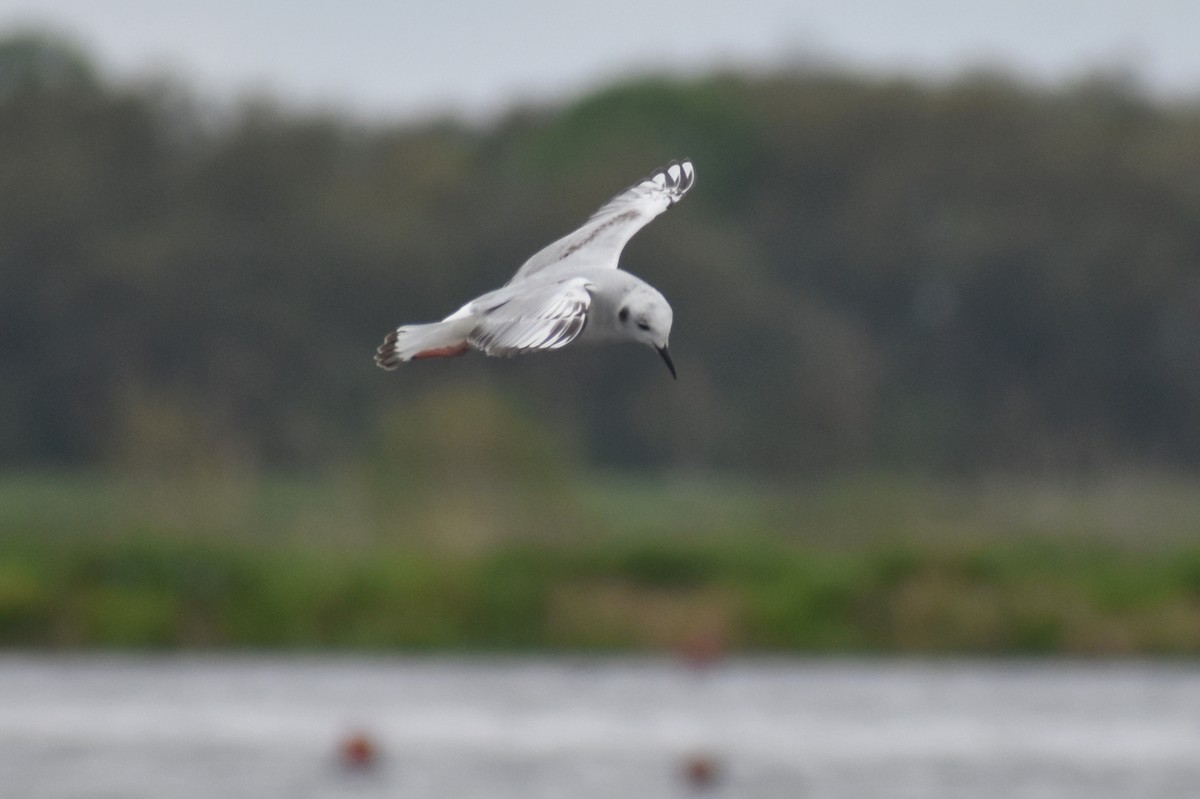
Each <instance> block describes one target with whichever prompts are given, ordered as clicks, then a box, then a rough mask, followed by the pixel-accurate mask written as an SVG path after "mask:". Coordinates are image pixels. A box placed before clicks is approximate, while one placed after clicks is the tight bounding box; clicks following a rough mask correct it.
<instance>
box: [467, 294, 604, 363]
mask: <svg viewBox="0 0 1200 799" xmlns="http://www.w3.org/2000/svg"><path fill="white" fill-rule="evenodd" d="M591 304H592V295H591V294H590V293H589V292H588V282H587V281H586V280H585V279H583V278H571V279H569V280H564V281H562V282H559V283H552V284H548V285H545V286H539V287H536V288H531V289H527V290H524V291H517V292H514V293H512V294H511V295H510V296H509V297H508V298H507V299H505V300H503V301H502V302H500V303H499V304H498V305H494V306H492V307H489V308H481V309H478V310H477V311H476V313H477V314H478V316H477V318H478V319H479V323H478V324H477V325H476V327H475V330H474V331H473V332H472V333H471V335H470V343H471V346H473V347H475V348H476V349H478V350H482V351H483V352H485V353H487V354H488V355H520V354H521V353H524V352H530V351H532V350H553V349H558V348H559V347H562V346H565V345H567V344H569V343H570V342H571V341H573V340H574V339H575V338H576V337H577V336H578V335H579V334H580V333H582V332H583V329H584V327H586V326H587V318H588V309H589V308H590V307H591Z"/></svg>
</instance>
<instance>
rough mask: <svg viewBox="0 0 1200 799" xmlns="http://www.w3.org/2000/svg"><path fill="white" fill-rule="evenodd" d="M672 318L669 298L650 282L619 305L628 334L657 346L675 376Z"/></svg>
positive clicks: (620, 318)
mask: <svg viewBox="0 0 1200 799" xmlns="http://www.w3.org/2000/svg"><path fill="white" fill-rule="evenodd" d="M672 318H673V314H672V313H671V305H670V303H668V302H667V298H666V297H664V296H663V295H662V294H660V293H659V292H658V291H657V290H655V289H653V288H651V287H650V286H639V287H638V288H637V289H635V290H633V291H631V292H630V293H629V294H628V295H626V297H625V299H624V301H623V302H622V303H621V304H620V306H619V307H618V309H617V326H618V328H619V329H620V330H621V331H622V333H623V334H624V336H625V337H626V338H627V339H628V340H630V341H635V342H637V343H639V344H645V345H647V346H650V347H653V348H654V349H655V350H657V351H658V354H659V355H661V356H662V359H663V361H664V362H665V363H666V364H667V368H668V369H670V370H671V377H675V364H674V363H673V362H672V361H671V352H670V350H669V349H668V348H667V339H669V338H670V336H671V321H672Z"/></svg>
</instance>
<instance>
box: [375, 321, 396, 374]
mask: <svg viewBox="0 0 1200 799" xmlns="http://www.w3.org/2000/svg"><path fill="white" fill-rule="evenodd" d="M399 338H400V334H399V331H396V330H393V331H392V332H391V333H388V334H387V337H385V338H384V340H383V343H382V344H380V345H379V348H378V349H377V350H375V365H376V366H378V367H379V368H380V369H386V370H388V371H389V372H390V371H392V370H393V369H395V368H396V367H397V366H399V365H400V356H399V355H397V354H396V341H397V340H398V339H399Z"/></svg>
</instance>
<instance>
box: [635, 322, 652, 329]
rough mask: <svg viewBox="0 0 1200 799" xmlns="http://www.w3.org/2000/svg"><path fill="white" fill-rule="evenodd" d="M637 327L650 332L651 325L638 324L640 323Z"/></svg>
mask: <svg viewBox="0 0 1200 799" xmlns="http://www.w3.org/2000/svg"><path fill="white" fill-rule="evenodd" d="M637 326H638V327H640V328H641V329H642V330H649V329H650V325H648V324H646V323H645V322H638V323H637Z"/></svg>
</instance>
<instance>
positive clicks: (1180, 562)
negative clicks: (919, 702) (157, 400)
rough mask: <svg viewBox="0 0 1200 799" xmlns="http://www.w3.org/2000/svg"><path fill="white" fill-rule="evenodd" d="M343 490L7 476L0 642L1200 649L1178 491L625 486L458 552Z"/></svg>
mask: <svg viewBox="0 0 1200 799" xmlns="http://www.w3.org/2000/svg"><path fill="white" fill-rule="evenodd" d="M340 485H341V487H335V486H332V485H331V484H326V483H321V484H315V483H314V484H293V483H287V482H286V481H285V482H272V483H269V484H266V483H264V484H260V485H258V486H257V487H255V488H243V489H238V490H233V489H230V488H229V487H223V488H222V487H220V486H218V487H216V488H213V487H211V486H210V487H209V489H207V491H208V492H209V493H207V494H206V493H205V491H203V490H201V489H200V488H199V487H196V488H195V490H194V491H184V490H183V488H182V487H179V486H176V488H175V489H174V490H172V491H166V490H165V489H162V487H161V486H160V489H159V491H158V493H157V494H155V493H154V492H151V491H150V490H149V489H145V488H144V489H143V490H141V491H135V490H133V489H132V488H131V487H130V486H125V487H124V488H122V489H120V490H118V488H117V487H116V486H115V485H114V484H112V483H110V482H106V481H103V480H100V481H97V480H95V479H91V480H83V479H67V478H53V479H51V478H39V479H32V478H28V477H24V478H20V479H9V480H7V481H0V646H3V647H7V648H50V649H64V648H65V649H70V648H80V647H136V648H150V649H172V648H219V647H236V648H254V649H258V648H286V649H333V648H338V649H341V648H348V649H359V650H391V649H399V650H415V651H429V650H454V651H514V650H515V651H544V650H574V651H668V650H673V649H676V648H680V647H686V646H687V645H688V643H689V642H691V641H695V640H705V641H721V642H723V643H724V644H725V645H727V646H728V647H729V648H730V649H733V650H736V651H752V652H777V651H786V652H813V653H980V654H1009V653H1012V654H1022V653H1066V654H1084V655H1093V654H1095V655H1099V654H1155V655H1158V654H1168V655H1195V654H1200V543H1198V542H1197V541H1196V540H1195V539H1194V537H1193V536H1191V535H1190V534H1188V532H1187V531H1188V530H1189V529H1192V528H1190V527H1189V525H1190V524H1191V523H1192V520H1193V516H1192V515H1191V514H1192V505H1193V504H1195V503H1196V500H1194V499H1192V498H1191V492H1190V488H1189V487H1187V486H1186V485H1184V484H1182V483H1181V484H1178V485H1177V486H1176V487H1175V488H1172V487H1170V486H1169V485H1167V484H1165V483H1162V482H1157V483H1154V484H1150V483H1146V484H1145V485H1143V486H1142V488H1140V489H1135V488H1131V487H1129V486H1130V484H1129V483H1128V482H1123V483H1121V485H1124V486H1126V488H1125V489H1121V488H1119V486H1117V485H1116V484H1113V485H1109V486H1108V487H1107V488H1104V489H1102V488H1100V487H1096V486H1092V487H1088V488H1086V489H1081V488H1073V489H1060V490H1057V491H1051V490H1049V489H1047V488H1045V487H1041V488H1034V487H1031V486H1027V487H1026V488H1023V489H1019V488H1016V487H1013V486H1009V487H1008V488H1006V489H1004V490H1000V489H998V488H997V487H996V486H994V485H993V486H989V487H987V488H986V489H981V488H974V489H970V490H968V489H966V488H964V487H962V486H959V487H950V486H945V485H943V486H935V485H932V484H922V485H916V484H900V483H897V482H895V481H881V480H863V481H857V482H848V483H839V484H827V485H824V486H810V487H809V488H807V489H804V490H786V491H785V490H782V489H776V488H769V487H763V486H757V487H753V486H746V485H741V486H737V485H728V484H724V487H717V486H716V485H715V484H714V485H708V486H704V485H698V484H696V483H694V482H683V483H676V484H668V485H645V484H638V483H636V482H632V483H631V482H629V481H626V480H608V481H600V482H597V483H594V484H592V485H591V486H590V487H589V488H587V489H586V490H581V491H579V492H577V493H572V494H571V496H570V497H569V498H567V499H563V500H562V501H561V502H560V507H559V513H558V516H559V517H561V518H560V519H559V520H558V521H556V522H555V524H561V525H563V526H562V527H561V528H559V529H557V530H555V529H552V526H551V525H547V524H543V527H542V528H541V529H538V530H536V531H534V532H530V533H529V534H519V533H518V532H517V531H515V530H514V529H503V528H504V526H505V525H506V524H509V525H513V526H515V525H517V524H518V523H519V521H520V520H521V519H526V518H527V517H528V516H530V515H531V514H529V513H527V512H526V511H522V510H521V509H520V508H516V509H513V510H512V516H511V517H506V520H505V521H504V523H503V524H499V525H498V526H497V527H495V528H494V529H479V528H478V525H476V528H472V529H475V532H474V533H473V534H472V535H470V536H459V537H450V538H446V539H442V538H438V537H436V535H435V533H437V531H439V530H442V531H444V530H445V529H447V526H448V525H450V523H451V520H458V522H460V523H461V524H462V525H466V526H468V527H469V526H470V525H469V524H468V522H469V521H470V520H471V519H472V518H474V517H473V516H472V514H473V513H475V514H477V515H478V514H479V512H478V509H474V506H473V505H472V504H471V503H466V504H465V505H464V503H460V505H461V507H453V506H450V507H451V510H453V511H454V512H453V513H451V512H450V510H446V509H442V510H440V511H439V510H437V509H436V508H434V509H430V508H429V507H426V508H425V509H424V510H423V511H422V512H421V513H417V512H416V511H413V512H412V513H411V514H410V516H411V518H412V519H414V520H415V521H414V522H413V524H412V525H411V528H412V529H409V528H408V527H405V526H404V525H396V524H395V523H394V513H395V510H394V509H387V508H385V509H384V510H383V511H380V515H381V517H382V518H377V517H376V516H375V515H372V514H371V513H367V512H366V511H364V510H362V508H363V507H364V502H363V501H362V498H361V497H359V496H358V494H357V493H356V492H357V490H358V489H353V490H352V489H350V488H347V485H349V484H347V483H343V484H340ZM1122 490H1125V491H1126V492H1127V494H1128V496H1125V497H1124V498H1122V494H1121V491H1122ZM230 492H232V493H230ZM239 492H240V493H239ZM156 497H157V498H156ZM1139 497H1140V498H1141V500H1140V501H1141V502H1144V503H1145V508H1147V509H1150V508H1153V509H1155V511H1154V513H1151V512H1150V511H1149V510H1146V511H1145V512H1136V511H1137V506H1136V502H1135V500H1136V498H1139ZM185 500H186V501H185ZM1189 503H1191V504H1189ZM365 505H366V506H370V503H369V502H367V503H365ZM1119 508H1124V509H1125V516H1124V517H1121V516H1120V514H1118V513H1117V512H1116V511H1117V510H1118V509H1119ZM355 509H358V511H357V513H356V511H355ZM606 509H608V511H607V512H606ZM386 519H393V522H392V523H391V524H388V523H386V521H385V520H386ZM564 519H565V521H564ZM439 525H440V526H439ZM1039 525H1040V526H1039ZM531 529H532V528H531ZM321 531H324V534H322V532H321Z"/></svg>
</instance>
